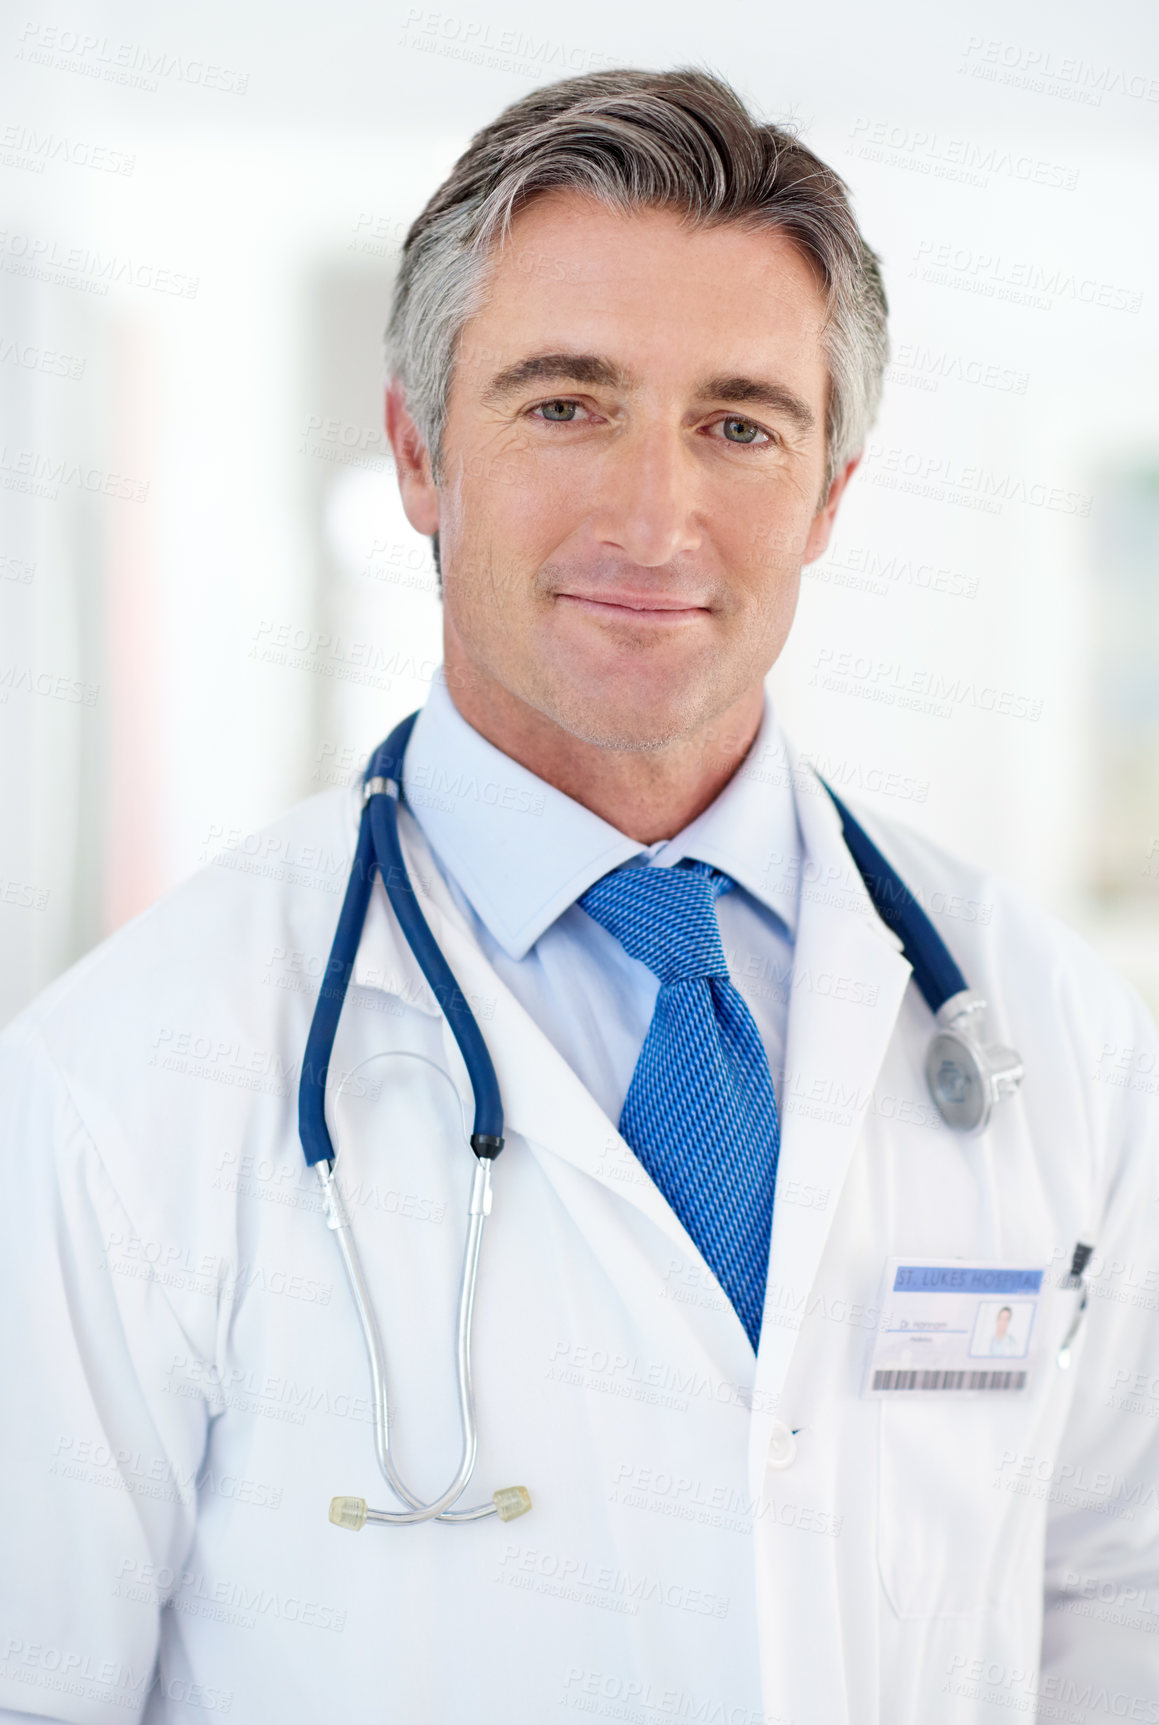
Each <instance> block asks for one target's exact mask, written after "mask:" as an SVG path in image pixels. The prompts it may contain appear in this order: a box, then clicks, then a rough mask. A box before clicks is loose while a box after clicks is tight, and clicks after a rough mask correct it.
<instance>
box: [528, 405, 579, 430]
mask: <svg viewBox="0 0 1159 1725" xmlns="http://www.w3.org/2000/svg"><path fill="white" fill-rule="evenodd" d="M578 411H579V403H578V402H575V401H541V402H540V404H539V406H538V407H535V408H532V412H533V413H538V414H540V415H541V416H542V417H543V418H544V419H546V420H549V421H550V422H551V423H552V424H553V425H566V424H567V422H568V421H569V420H571V419H574V418H575V416H576V414H577V412H578Z"/></svg>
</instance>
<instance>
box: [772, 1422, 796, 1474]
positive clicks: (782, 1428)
mask: <svg viewBox="0 0 1159 1725" xmlns="http://www.w3.org/2000/svg"><path fill="white" fill-rule="evenodd" d="M796 1459H797V1440H796V1438H795V1437H794V1436H793V1434H792V1432H791V1431H790V1430H789V1428H788V1426H787V1425H785V1423H784V1421H783V1420H774V1421H773V1423H772V1425H771V1426H770V1427H769V1466H770V1467H774V1468H782V1467H792V1465H793V1463H794V1462H795V1461H796Z"/></svg>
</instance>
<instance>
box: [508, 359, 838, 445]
mask: <svg viewBox="0 0 1159 1725" xmlns="http://www.w3.org/2000/svg"><path fill="white" fill-rule="evenodd" d="M565 382H566V383H583V384H589V385H591V386H592V387H593V388H597V389H599V388H602V389H620V390H628V389H631V388H632V385H633V379H632V378H631V377H630V376H629V374H628V373H627V372H626V371H624V370H623V368H622V367H621V366H618V365H615V364H614V363H613V362H612V361H611V360H610V359H605V358H604V357H603V356H602V355H601V354H598V353H538V354H533V355H531V356H530V357H529V358H527V359H520V360H516V362H515V364H514V365H509V366H507V367H506V368H505V370H503V371H500V372H497V373H496V375H495V376H494V377H493V378H492V379H491V381H490V383H489V384H488V385H487V387H486V389H485V390H484V391H483V399H484V400H485V401H488V402H499V401H501V400H502V399H503V398H504V397H505V396H508V395H514V394H515V393H516V392H517V391H519V390H521V389H523V388H525V387H526V385H527V384H529V383H565ZM696 396H697V399H698V400H701V401H723V402H726V403H728V404H729V405H730V406H734V407H767V408H770V409H772V411H773V412H774V413H782V414H784V415H785V417H786V418H787V419H791V420H792V421H793V423H794V424H795V425H796V426H797V428H798V430H800V431H803V432H804V431H812V429H813V427H814V425H815V424H816V423H817V421H816V416H815V415H814V413H813V411H812V409H811V408H810V407H808V406H807V404H806V403H805V402H803V401H802V400H801V398H800V396H798V395H794V393H793V391H792V390H791V389H786V388H785V386H784V384H780V383H772V382H770V381H768V380H767V379H765V378H759V377H745V376H743V375H742V374H740V373H731V372H730V373H728V374H727V375H722V376H720V377H710V378H707V379H706V380H705V381H704V382H703V383H701V384H700V385H698V387H697V389H696Z"/></svg>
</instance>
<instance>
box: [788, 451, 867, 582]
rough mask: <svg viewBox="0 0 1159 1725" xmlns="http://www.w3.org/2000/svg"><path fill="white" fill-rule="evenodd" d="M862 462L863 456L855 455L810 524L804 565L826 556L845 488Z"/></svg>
mask: <svg viewBox="0 0 1159 1725" xmlns="http://www.w3.org/2000/svg"><path fill="white" fill-rule="evenodd" d="M860 461H861V456H860V455H855V456H854V457H853V460H852V461H850V462H848V463H847V464H846V465H845V467H844V468H842V470H841V472H840V473H839V474H838V475H837V477H836V479H835V480H834V481H833V483H832V485H831V486H830V487H829V491H828V493H827V495H826V497H825V501H824V503H822V505H821V507H820V509H818V511H817V513H816V515H814V517H813V520H812V523H811V524H810V527H809V537H808V538H807V539H806V541H805V555H804V557H803V558H802V559H801V561H802V562H803V563H815V562H816V561H817V559H818V557H821V556H823V555H824V552H825V548H826V546H827V545H828V544H829V535H830V534H831V533H832V531H833V521H834V518H835V517H836V514H837V505H838V504H839V503H840V501H841V498H842V495H843V494H844V491H845V487H846V486H847V485H848V484H849V481H850V480H851V479H852V478H853V475H854V473H855V472H856V471H857V467H858V464H859V463H860Z"/></svg>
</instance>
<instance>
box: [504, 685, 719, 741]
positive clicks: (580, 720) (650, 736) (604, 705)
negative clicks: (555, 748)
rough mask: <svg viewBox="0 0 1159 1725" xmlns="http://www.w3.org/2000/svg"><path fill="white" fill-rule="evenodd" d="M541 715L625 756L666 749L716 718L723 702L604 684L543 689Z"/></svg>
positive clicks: (695, 693)
mask: <svg viewBox="0 0 1159 1725" xmlns="http://www.w3.org/2000/svg"><path fill="white" fill-rule="evenodd" d="M534 705H535V706H537V707H538V708H539V710H540V712H542V713H544V714H545V715H546V717H548V718H549V719H552V720H553V721H554V722H555V723H556V724H557V725H558V726H559V727H560V729H561V730H564V731H566V732H567V733H568V734H569V736H573V737H577V738H578V739H579V740H580V742H584V743H591V744H592V745H594V746H595V747H596V748H602V749H614V750H617V751H619V752H623V753H636V752H644V751H648V750H652V749H663V748H667V747H668V746H669V745H670V744H672V743H675V742H677V741H678V740H679V739H680V738H681V737H683V736H686V735H687V734H688V733H689V732H690V731H693V730H695V729H696V727H697V726H698V725H701V724H703V723H704V721H705V720H706V719H707V718H708V717H710V716H711V714H712V713H713V712H714V711H716V710H717V707H718V703H717V702H714V701H710V700H707V699H706V692H705V691H703V690H694V689H691V688H685V689H679V690H673V689H664V690H657V691H655V692H654V693H649V692H648V691H647V690H646V689H641V687H640V686H639V684H636V685H635V686H633V687H630V688H625V687H624V686H623V684H618V685H615V686H612V687H608V686H606V685H603V684H597V685H592V686H577V685H575V684H571V685H568V686H565V687H562V688H561V687H560V686H558V685H555V686H553V687H552V688H551V689H550V690H544V692H543V698H541V699H539V700H537V701H535V703H534Z"/></svg>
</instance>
